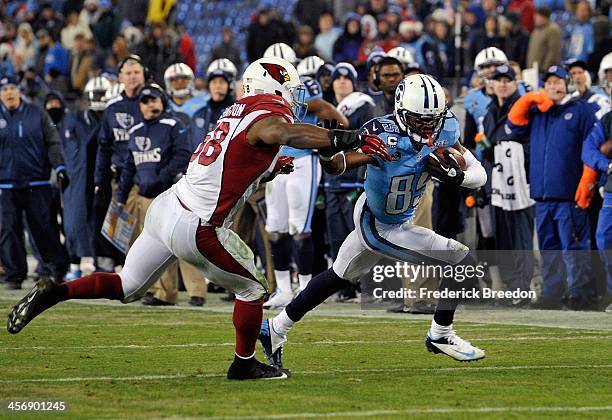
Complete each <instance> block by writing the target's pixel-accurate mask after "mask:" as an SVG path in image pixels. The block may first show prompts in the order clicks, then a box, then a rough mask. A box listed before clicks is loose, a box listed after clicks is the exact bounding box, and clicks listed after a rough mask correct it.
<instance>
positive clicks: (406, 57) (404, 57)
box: [387, 47, 415, 66]
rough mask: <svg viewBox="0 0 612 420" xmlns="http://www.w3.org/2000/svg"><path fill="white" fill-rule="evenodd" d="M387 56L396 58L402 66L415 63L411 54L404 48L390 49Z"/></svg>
mask: <svg viewBox="0 0 612 420" xmlns="http://www.w3.org/2000/svg"><path fill="white" fill-rule="evenodd" d="M387 56H389V57H393V58H397V59H398V60H399V61H400V62H401V63H402V64H403V65H404V66H406V65H408V64H413V63H414V62H415V60H414V56H413V55H412V52H410V50H409V49H407V48H404V47H395V48H391V49H390V50H389V51H387Z"/></svg>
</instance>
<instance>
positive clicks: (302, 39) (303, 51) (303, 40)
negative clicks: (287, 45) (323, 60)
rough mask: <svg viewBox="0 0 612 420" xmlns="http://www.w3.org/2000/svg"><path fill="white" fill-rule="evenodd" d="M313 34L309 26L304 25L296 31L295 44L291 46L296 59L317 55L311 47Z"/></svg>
mask: <svg viewBox="0 0 612 420" xmlns="http://www.w3.org/2000/svg"><path fill="white" fill-rule="evenodd" d="M313 41H314V34H313V32H312V28H311V27H310V26H307V25H304V26H302V27H300V29H299V31H298V39H297V42H296V43H295V44H294V45H293V50H294V51H295V55H296V56H297V58H306V57H309V56H311V55H317V50H316V49H315V47H314V45H313Z"/></svg>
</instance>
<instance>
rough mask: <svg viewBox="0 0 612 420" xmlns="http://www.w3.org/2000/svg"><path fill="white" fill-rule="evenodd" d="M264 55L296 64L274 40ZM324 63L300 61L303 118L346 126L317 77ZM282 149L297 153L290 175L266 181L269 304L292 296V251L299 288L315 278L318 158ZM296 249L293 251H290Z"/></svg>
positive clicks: (313, 59) (280, 305)
mask: <svg viewBox="0 0 612 420" xmlns="http://www.w3.org/2000/svg"><path fill="white" fill-rule="evenodd" d="M264 57H279V58H284V59H285V60H287V61H289V62H291V63H292V64H294V63H295V62H296V61H297V59H296V56H295V52H294V51H293V49H292V48H291V47H289V46H288V45H286V44H283V43H278V44H273V45H271V46H270V47H268V49H267V50H266V52H265V53H264ZM322 64H323V60H321V59H320V58H319V57H314V56H311V57H306V58H305V59H304V60H303V64H302V63H300V65H299V66H298V73H299V74H300V78H301V80H302V83H303V84H304V86H305V88H306V89H305V90H306V95H307V96H306V99H305V102H306V103H307V104H308V112H307V114H306V116H305V117H304V119H303V120H302V122H304V123H308V124H316V123H317V121H318V120H319V119H321V120H338V121H340V122H341V123H342V124H343V125H344V127H348V126H349V124H348V120H347V119H346V118H345V117H344V116H343V115H342V114H341V113H340V112H339V111H337V110H336V107H334V106H333V105H332V104H330V103H329V102H327V101H325V100H324V99H323V92H322V90H321V86H320V85H319V83H318V82H317V81H316V79H315V78H314V76H315V75H316V73H317V70H318V68H319V67H320V66H321V65H322ZM280 154H281V155H282V156H288V157H293V158H294V162H293V165H294V168H295V169H294V171H293V173H292V174H291V175H290V176H286V177H277V178H275V179H274V180H272V181H271V182H268V183H267V184H266V209H267V218H266V231H267V232H268V233H269V237H270V242H271V246H272V254H273V258H274V275H275V278H276V291H275V293H274V294H273V295H272V296H271V297H270V299H269V300H268V301H267V302H266V303H265V304H264V308H266V309H278V308H283V307H285V305H287V304H288V303H289V302H291V299H293V291H292V288H291V276H290V271H289V265H290V263H291V260H292V256H293V255H296V256H298V258H297V261H295V263H296V265H297V271H298V281H299V285H300V289H301V290H302V289H304V288H305V287H306V285H307V284H308V282H309V281H310V279H311V278H312V265H313V260H314V245H313V242H312V237H311V221H312V216H313V213H314V209H315V202H316V198H317V190H318V188H319V181H320V179H321V169H320V165H319V158H318V156H317V154H316V153H314V152H313V151H310V150H298V149H294V148H291V147H287V146H283V148H282V149H281V152H280ZM292 248H293V249H294V250H295V252H292Z"/></svg>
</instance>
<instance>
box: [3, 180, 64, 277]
mask: <svg viewBox="0 0 612 420" xmlns="http://www.w3.org/2000/svg"><path fill="white" fill-rule="evenodd" d="M0 209H1V212H0V215H1V219H0V260H1V261H2V265H3V266H4V268H5V270H6V280H7V281H9V282H18V283H19V282H22V281H23V280H25V279H26V277H27V275H28V265H27V261H26V250H25V238H24V225H23V220H24V216H25V220H26V221H27V223H28V226H29V228H30V233H31V234H32V238H31V239H32V241H33V242H34V244H35V245H36V248H37V249H38V252H39V253H40V256H41V257H42V260H43V262H44V263H45V265H47V266H48V267H49V268H50V269H51V270H52V272H53V276H54V277H55V279H56V280H57V281H61V279H62V278H63V276H64V274H65V273H66V270H67V268H68V254H67V253H66V249H65V248H64V245H62V243H61V242H60V235H59V227H58V223H57V219H56V218H55V217H56V216H57V213H56V212H55V211H54V206H53V193H52V191H51V187H50V186H48V185H43V186H40V187H32V188H28V189H12V190H11V189H3V190H0Z"/></svg>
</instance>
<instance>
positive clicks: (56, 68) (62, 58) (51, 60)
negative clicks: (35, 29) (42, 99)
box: [38, 29, 70, 93]
mask: <svg viewBox="0 0 612 420" xmlns="http://www.w3.org/2000/svg"><path fill="white" fill-rule="evenodd" d="M38 40H39V42H40V44H41V45H43V44H45V43H46V45H47V47H48V49H47V51H46V54H45V58H44V59H45V65H44V68H43V73H42V74H43V75H44V79H45V82H47V84H48V85H49V88H50V89H51V90H57V91H59V92H62V93H67V92H68V88H69V80H68V77H70V73H69V70H70V57H69V55H68V51H66V50H65V49H64V47H62V44H60V43H59V42H55V40H54V39H53V38H51V37H50V36H49V34H48V33H47V32H46V31H45V30H44V29H41V30H40V31H39V36H38Z"/></svg>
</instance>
